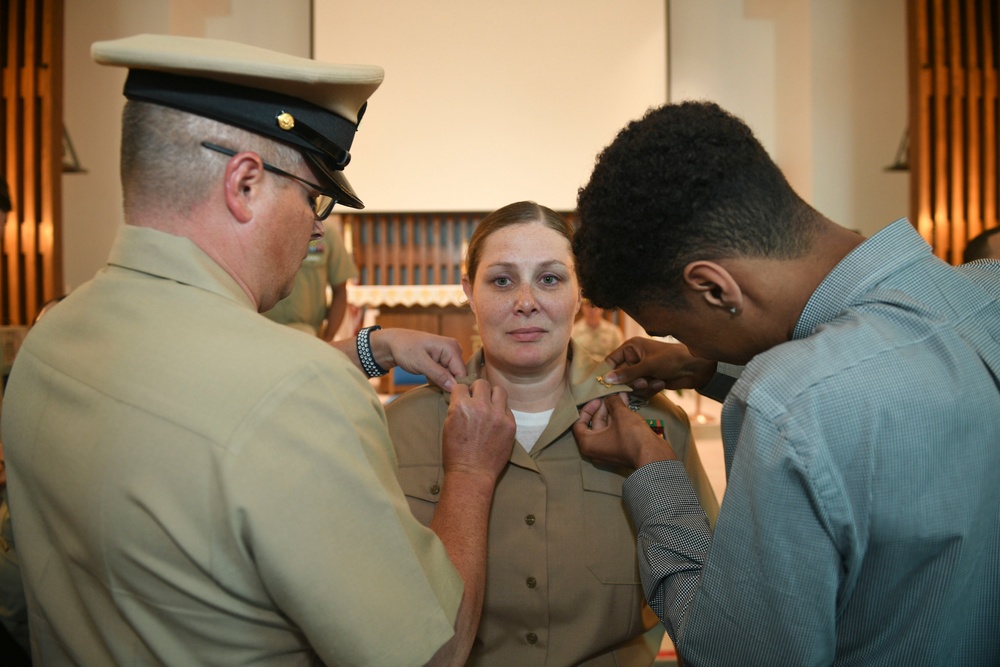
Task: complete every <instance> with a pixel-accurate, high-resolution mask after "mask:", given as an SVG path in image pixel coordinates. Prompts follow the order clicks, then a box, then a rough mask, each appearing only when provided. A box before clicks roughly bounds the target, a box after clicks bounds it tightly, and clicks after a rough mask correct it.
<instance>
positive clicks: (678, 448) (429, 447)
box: [386, 345, 718, 667]
mask: <svg viewBox="0 0 1000 667" xmlns="http://www.w3.org/2000/svg"><path fill="white" fill-rule="evenodd" d="M572 349H573V351H574V354H573V357H574V358H573V361H572V362H571V364H570V366H569V370H568V373H569V386H568V387H567V388H566V390H565V392H564V393H563V395H562V397H561V398H560V400H559V403H558V405H557V407H556V408H555V410H554V411H553V413H552V417H551V418H550V421H549V425H548V426H547V427H546V429H545V431H543V432H542V435H541V436H540V438H539V439H538V442H537V443H536V444H535V446H534V447H533V448H532V451H531V453H530V454H529V453H527V452H525V450H524V448H522V447H521V445H520V444H515V445H514V448H513V451H512V452H511V457H510V463H509V464H508V466H507V468H506V470H505V471H504V473H503V475H502V476H501V478H500V481H499V483H498V485H497V488H496V493H495V495H494V500H493V508H492V512H491V515H490V527H489V559H488V562H487V583H486V600H485V606H484V609H483V617H482V621H481V622H480V626H479V632H478V636H477V638H476V644H475V646H474V648H473V650H472V655H471V657H470V660H469V664H470V665H480V666H496V667H510V666H512V665H517V667H530V666H532V665H578V664H579V665H590V666H596V665H617V666H623V665H649V664H650V663H652V662H653V660H654V659H655V657H656V653H657V650H658V649H659V645H660V640H661V638H662V636H663V627H662V626H661V625H659V622H658V621H657V619H656V617H655V616H654V615H653V614H652V613H651V612H650V610H649V608H648V607H647V606H646V605H645V602H644V601H643V593H642V588H641V585H640V582H639V574H638V571H637V564H636V536H635V533H634V532H633V530H632V526H631V524H630V522H629V519H628V516H627V514H626V512H625V509H624V507H623V506H622V497H621V494H622V482H623V480H624V479H625V477H626V476H627V475H628V474H629V473H630V472H632V471H631V469H624V468H613V467H608V466H605V465H595V464H594V463H591V462H590V461H589V460H588V459H585V458H583V457H581V455H580V451H579V450H578V449H577V446H576V440H575V438H574V437H573V433H572V431H571V430H570V427H571V426H572V424H573V423H574V422H575V421H576V420H577V419H578V418H579V411H578V409H577V406H579V405H583V404H584V403H586V402H588V401H590V400H591V399H593V398H597V397H600V396H607V395H609V394H613V393H615V392H618V391H622V390H625V389H626V388H625V387H622V386H618V385H615V386H612V387H610V388H609V387H605V386H604V385H602V384H601V383H599V382H598V381H597V379H596V378H597V376H598V375H601V374H602V373H603V372H604V371H606V370H609V366H608V365H607V364H606V363H605V362H598V361H597V360H596V359H594V358H592V357H590V356H588V355H587V354H586V353H584V352H582V351H580V350H579V348H577V347H575V345H574V346H573V348H572ZM481 363H482V352H481V351H480V352H479V353H477V354H476V355H474V356H473V358H472V359H471V360H470V362H469V365H468V369H469V377H468V378H466V379H463V380H462V381H463V382H468V383H471V382H472V381H473V380H474V379H476V378H478V377H479V374H480V372H481ZM447 409H448V395H447V394H444V393H442V392H441V391H439V390H438V389H436V388H433V387H422V388H418V389H413V390H411V391H409V392H407V393H405V394H403V395H402V396H400V397H399V398H397V399H396V400H394V401H393V402H392V403H390V404H389V405H388V407H387V408H386V416H387V418H388V420H389V432H390V434H391V436H392V440H393V445H394V446H395V447H396V452H397V456H398V458H399V478H400V483H401V484H402V486H403V491H404V492H405V493H406V496H407V499H408V500H409V501H410V507H411V508H412V509H413V512H414V514H415V515H416V516H417V518H418V519H420V520H421V521H422V522H424V523H425V524H429V523H430V521H431V517H432V516H433V514H434V509H435V506H436V504H437V501H438V498H439V493H440V490H441V478H442V474H443V469H442V466H441V444H440V443H441V430H442V424H443V422H444V418H445V415H446V414H447ZM640 412H641V413H642V414H643V416H644V417H646V418H648V419H654V420H659V421H661V422H662V425H663V428H664V430H665V433H666V436H667V437H668V438H669V441H670V443H671V445H672V446H673V448H674V451H675V452H676V453H677V456H678V457H679V458H680V459H681V460H682V461H684V464H685V467H686V468H687V470H688V473H689V475H690V477H691V481H692V483H693V485H694V487H695V489H697V492H698V495H699V498H700V499H701V501H702V503H703V505H704V506H705V509H706V511H707V513H708V515H709V517H710V519H711V521H712V522H713V523H714V520H715V516H716V514H717V513H718V503H717V502H716V499H715V495H714V494H713V492H712V487H711V485H710V483H709V481H708V478H707V476H706V475H705V471H704V470H703V468H702V466H701V461H700V459H699V458H698V452H697V450H696V449H695V447H694V442H693V440H692V438H691V431H690V428H689V426H688V419H687V415H686V414H685V413H684V411H683V410H681V409H680V408H679V407H677V406H676V405H674V404H673V403H671V402H670V401H669V400H667V398H666V397H665V396H663V395H659V396H657V397H656V398H655V399H654V400H653V401H652V402H651V403H650V404H649V406H647V407H645V408H643V409H642V410H641V411H640ZM650 629H652V631H651V632H647V631H648V630H650Z"/></svg>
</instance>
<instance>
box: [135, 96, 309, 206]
mask: <svg viewBox="0 0 1000 667" xmlns="http://www.w3.org/2000/svg"><path fill="white" fill-rule="evenodd" d="M202 141H209V142H212V143H214V144H219V145H220V146H224V147H226V148H231V149H233V150H234V151H253V152H255V153H257V154H258V155H260V156H261V158H262V159H263V160H264V161H265V162H268V163H271V164H274V165H275V166H280V167H281V168H282V169H286V170H291V169H294V168H295V167H296V166H297V165H298V164H299V163H300V162H303V158H302V155H301V154H300V153H299V151H298V150H297V149H295V148H293V147H292V146H289V145H286V144H283V143H281V142H278V141H274V140H272V139H268V138H266V137H263V136H261V135H259V134H255V133H253V132H248V131H246V130H243V129H240V128H238V127H234V126H232V125H227V124H225V123H220V122H218V121H214V120H211V119H209V118H205V117H203V116H197V115H194V114H190V113H187V112H184V111H178V110H176V109H171V108H169V107H164V106H161V105H158V104H150V103H148V102H137V101H131V100H130V101H128V102H126V104H125V110H124V112H123V113H122V147H121V179H122V189H123V191H124V203H125V210H126V212H128V211H129V210H130V209H132V208H133V207H140V208H147V207H156V208H160V209H164V210H171V211H174V212H179V213H184V212H188V211H190V210H191V209H192V208H193V207H194V206H195V205H196V204H199V203H201V202H202V201H204V200H205V199H206V198H207V197H208V195H209V193H210V192H211V188H213V187H217V183H218V177H219V175H220V174H221V173H222V169H223V166H224V165H225V164H226V162H225V161H226V159H228V158H227V157H226V156H225V155H222V154H220V153H216V152H213V151H210V150H208V149H206V148H204V147H203V146H202V145H201V142H202Z"/></svg>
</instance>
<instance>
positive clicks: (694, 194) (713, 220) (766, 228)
mask: <svg viewBox="0 0 1000 667" xmlns="http://www.w3.org/2000/svg"><path fill="white" fill-rule="evenodd" d="M577 207H578V216H579V225H580V226H579V228H578V230H577V233H576V235H575V238H574V241H573V251H574V253H575V254H576V261H577V273H578V275H579V277H580V284H581V287H582V288H583V293H584V295H585V296H586V297H587V298H589V299H590V300H591V301H593V302H594V303H595V304H596V305H598V306H601V307H603V308H624V309H625V310H626V311H634V310H635V309H636V307H639V306H641V305H642V304H643V303H647V302H649V301H650V300H656V301H657V302H659V303H662V304H663V305H668V306H671V307H681V306H682V305H683V302H682V301H681V284H682V283H681V278H682V275H683V270H684V267H685V266H686V265H687V264H688V263H690V262H691V261H695V260H698V259H709V260H719V259H724V258H730V257H772V258H785V259H788V258H793V257H797V256H801V255H802V254H803V253H804V252H805V250H806V249H807V248H808V246H809V243H810V241H811V237H812V232H813V230H814V229H815V227H814V224H815V221H816V219H817V218H818V214H817V213H816V212H815V211H814V210H813V209H812V208H811V207H809V206H808V205H807V204H806V203H805V202H804V201H802V199H801V198H800V197H799V196H798V195H797V194H796V193H795V191H794V190H793V189H792V187H791V186H790V185H789V184H788V181H787V180H786V179H785V177H784V175H783V174H782V173H781V170H780V169H779V168H778V166H777V165H776V164H775V163H774V161H773V160H771V158H770V157H769V156H768V154H767V151H765V150H764V147H763V146H761V144H760V142H759V141H757V139H756V138H755V137H754V136H753V132H752V131H751V130H750V128H749V127H747V126H746V124H745V123H743V121H741V120H740V119H738V118H736V117H735V116H733V115H732V114H730V113H728V112H726V111H724V110H723V109H722V108H720V107H719V106H718V105H717V104H714V103H711V102H684V103H681V104H668V105H666V106H662V107H659V108H656V109H651V110H650V111H648V112H647V113H646V115H645V116H644V117H643V118H642V119H640V120H637V121H633V122H631V123H630V124H629V125H627V126H626V127H625V128H624V129H623V130H622V131H621V132H619V134H618V136H617V137H616V138H615V140H614V141H613V142H612V143H611V145H609V146H608V147H607V148H605V149H604V150H603V151H602V152H601V154H600V155H599V156H598V158H597V163H596V165H595V167H594V171H593V174H592V175H591V177H590V181H589V183H587V185H586V186H584V187H583V188H581V189H580V191H579V197H578V200H577Z"/></svg>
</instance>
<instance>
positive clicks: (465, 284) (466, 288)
mask: <svg viewBox="0 0 1000 667" xmlns="http://www.w3.org/2000/svg"><path fill="white" fill-rule="evenodd" d="M462 291H463V292H465V300H466V301H468V302H469V310H471V311H472V314H473V315H475V314H476V304H475V303H473V301H472V283H470V282H469V276H468V274H464V273H463V274H462Z"/></svg>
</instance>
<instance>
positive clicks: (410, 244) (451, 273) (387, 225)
mask: <svg viewBox="0 0 1000 667" xmlns="http://www.w3.org/2000/svg"><path fill="white" fill-rule="evenodd" d="M560 214H561V215H562V216H563V217H565V218H566V219H567V220H569V221H570V222H573V216H574V214H573V213H572V212H567V211H562V212H561V213H560ZM486 215H488V213H487V212H466V213H455V212H425V213H342V214H340V220H341V225H342V226H343V228H344V233H345V238H349V239H350V240H351V241H350V246H351V251H352V252H353V254H354V262H355V264H357V266H358V284H359V285H458V284H460V283H461V282H462V272H463V266H462V263H463V261H464V260H465V250H466V245H467V243H468V241H469V238H471V237H472V232H473V230H475V228H476V225H478V224H479V221H480V220H482V219H483V218H484V217H486Z"/></svg>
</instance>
